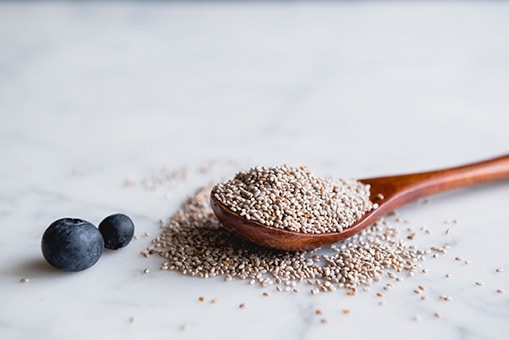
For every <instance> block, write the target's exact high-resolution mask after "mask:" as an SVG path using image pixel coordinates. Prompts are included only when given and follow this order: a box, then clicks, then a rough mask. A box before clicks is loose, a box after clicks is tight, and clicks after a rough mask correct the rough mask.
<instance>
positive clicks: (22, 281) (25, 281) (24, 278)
mask: <svg viewBox="0 0 509 340" xmlns="http://www.w3.org/2000/svg"><path fill="white" fill-rule="evenodd" d="M29 281H30V279H29V278H28V277H22V278H21V279H19V282H20V283H28V282H29Z"/></svg>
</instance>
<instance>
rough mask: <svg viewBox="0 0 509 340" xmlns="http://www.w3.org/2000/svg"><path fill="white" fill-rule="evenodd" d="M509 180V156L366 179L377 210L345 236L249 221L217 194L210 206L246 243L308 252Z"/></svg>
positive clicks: (223, 222)
mask: <svg viewBox="0 0 509 340" xmlns="http://www.w3.org/2000/svg"><path fill="white" fill-rule="evenodd" d="M508 178H509V155H504V156H501V157H497V158H493V159H489V160H485V161H480V162H475V163H470V164H466V165H462V166H457V167H452V168H445V169H440V170H434V171H427V172H420V173H412V174H405V175H395V176H386V177H376V178H366V179H360V180H359V181H360V182H362V183H364V184H368V185H369V186H370V200H371V201H372V202H373V203H374V204H375V208H373V209H372V210H370V211H368V212H367V213H365V214H364V215H363V216H362V217H361V218H360V219H359V220H357V221H356V222H355V223H354V224H353V225H352V226H350V227H348V228H345V229H344V230H343V231H341V232H327V233H320V234H313V233H302V232H294V231H289V230H286V229H281V228H276V227H272V226H267V225H263V224H261V223H259V222H257V221H253V220H249V219H246V218H245V217H242V216H240V215H239V214H237V213H235V212H233V211H232V210H231V209H229V208H228V207H227V206H225V205H224V204H223V203H221V202H220V201H219V200H218V199H217V198H216V197H215V196H214V195H213V194H211V196H210V204H211V207H212V210H213V211H214V213H215V215H216V216H217V218H218V219H219V220H220V221H221V223H222V224H223V226H224V227H225V228H226V229H228V230H230V231H231V232H233V233H234V234H236V235H238V236H240V237H241V238H243V239H246V240H248V241H251V242H253V243H256V244H258V245H260V246H263V247H268V248H274V249H280V250H292V251H295V250H308V249H314V248H318V247H321V246H323V245H326V244H332V243H336V242H338V241H342V240H344V239H346V238H348V237H350V236H352V235H354V234H357V233H359V232H361V231H362V230H363V229H365V228H367V227H368V226H370V225H372V224H373V223H374V222H375V221H377V220H379V219H380V218H382V217H383V216H385V215H387V214H388V213H390V212H391V211H394V210H395V209H396V208H398V207H400V206H402V205H404V204H406V203H409V202H411V201H415V200H417V199H419V198H422V197H425V196H429V195H432V194H435V193H439V192H443V191H448V190H452V189H456V188H461V187H466V186H470V185H474V184H478V183H483V182H489V181H495V180H502V179H508Z"/></svg>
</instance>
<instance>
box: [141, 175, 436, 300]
mask: <svg viewBox="0 0 509 340" xmlns="http://www.w3.org/2000/svg"><path fill="white" fill-rule="evenodd" d="M211 190H213V194H214V195H215V196H216V198H218V199H219V200H220V201H221V202H223V203H224V204H225V205H226V206H228V207H229V208H230V209H232V210H233V211H235V212H238V213H239V214H241V215H243V216H245V217H246V218H249V219H255V220H257V221H259V222H261V223H263V224H268V225H272V226H274V227H278V228H287V229H289V230H293V231H299V232H309V233H323V232H331V231H341V230H343V229H344V228H348V226H350V225H351V224H353V223H354V222H355V221H356V220H357V219H358V218H360V217H361V216H362V215H363V214H364V213H365V212H366V211H368V210H370V209H372V208H373V204H372V203H371V202H370V201H369V186H366V185H364V184H362V183H360V182H357V181H345V180H334V179H323V178H320V177H316V176H314V175H313V174H311V173H310V172H309V171H308V170H307V169H306V168H304V167H300V168H292V167H288V166H282V167H276V168H265V167H256V168H252V169H250V170H249V171H247V172H244V173H238V174H237V175H236V176H235V178H234V179H233V180H231V181H227V182H225V183H221V184H218V185H216V186H214V187H212V186H211V187H205V188H201V189H200V190H198V191H197V192H196V193H195V194H194V195H192V196H191V197H189V198H188V199H187V200H186V201H185V202H184V203H183V204H182V206H181V207H180V208H179V210H178V211H177V212H175V213H174V214H173V215H172V216H171V218H170V220H169V222H167V223H164V222H163V223H162V225H161V227H162V233H161V235H160V236H159V237H157V238H156V239H154V240H153V241H152V244H151V246H150V247H148V248H147V249H145V250H144V251H142V255H144V256H147V257H148V256H150V255H151V254H158V255H160V256H162V257H163V258H164V262H163V264H162V265H161V269H163V270H172V271H178V272H180V273H182V274H185V275H191V276H197V277H201V278H210V277H216V276H221V277H223V278H224V280H225V281H230V280H232V279H234V278H236V279H241V280H247V281H248V282H249V283H250V284H259V285H261V286H262V287H267V286H275V289H276V290H277V291H293V292H298V291H299V290H300V289H302V288H301V285H303V284H304V285H305V286H308V287H309V289H310V292H311V293H312V294H316V293H318V292H320V291H333V290H336V289H338V288H348V289H351V290H353V291H355V290H356V289H357V287H359V286H369V285H370V284H372V283H373V282H374V281H378V280H379V279H380V276H381V275H382V274H383V273H384V271H387V270H394V271H395V272H406V273H408V274H409V275H413V274H414V273H415V272H416V270H417V268H418V267H419V262H420V261H421V260H423V258H424V256H425V255H426V254H427V252H428V251H421V250H418V249H416V248H415V247H414V246H412V245H409V244H408V243H406V242H405V241H404V240H402V239H399V238H398V232H397V230H396V229H395V228H393V227H391V226H389V225H387V224H386V223H385V222H383V221H380V222H377V223H375V224H374V225H373V226H371V227H370V228H368V229H366V230H365V231H363V232H361V233H360V234H357V235H356V236H353V237H352V238H350V239H349V240H347V241H345V242H342V243H337V244H333V245H330V246H326V247H323V248H321V249H319V250H314V251H295V252H287V251H279V250H271V249H267V248H262V247H259V246H256V245H254V244H251V243H249V242H247V241H244V240H241V239H239V238H237V237H236V236H234V235H233V234H231V233H230V232H228V231H226V230H225V229H223V228H222V226H221V223H220V222H219V220H218V219H217V218H216V216H215V215H214V214H213V212H212V209H211V207H210V205H209V198H210V192H211Z"/></svg>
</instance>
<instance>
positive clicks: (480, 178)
mask: <svg viewBox="0 0 509 340" xmlns="http://www.w3.org/2000/svg"><path fill="white" fill-rule="evenodd" d="M508 178H509V155H504V156H500V157H496V158H492V159H488V160H484V161H480V162H475V163H470V164H466V165H461V166H455V167H451V168H445V169H440V170H434V171H427V172H420V173H414V174H407V175H399V176H389V177H378V178H372V179H366V180H361V181H362V182H364V183H368V184H371V183H373V184H377V185H380V184H383V185H384V186H385V189H386V193H388V194H389V196H390V195H391V194H394V195H397V196H398V197H399V198H401V199H404V200H405V201H410V200H414V199H418V198H421V197H424V196H428V195H431V194H435V193H439V192H442V191H447V190H452V189H456V188H461V187H466V186H470V185H474V184H477V183H482V182H490V181H495V180H501V179H508Z"/></svg>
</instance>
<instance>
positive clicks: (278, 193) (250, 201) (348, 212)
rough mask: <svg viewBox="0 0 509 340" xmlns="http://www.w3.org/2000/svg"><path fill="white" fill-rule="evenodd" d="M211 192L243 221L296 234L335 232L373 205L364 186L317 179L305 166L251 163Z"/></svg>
mask: <svg viewBox="0 0 509 340" xmlns="http://www.w3.org/2000/svg"><path fill="white" fill-rule="evenodd" d="M212 193H213V195H214V196H215V197H216V198H217V199H218V200H219V201H220V202H221V203H223V204H224V205H225V206H226V207H228V208H229V209H230V210H232V211H233V212H235V213H238V214H239V215H240V216H242V217H245V218H246V219H248V220H254V221H257V222H260V223H261V224H264V225H268V226H272V227H276V228H282V229H287V230H290V231H296V232H301V233H313V234H316V233H327V232H341V231H342V230H343V229H345V228H348V227H349V226H351V225H352V224H353V223H355V222H356V221H357V220H358V219H359V218H361V217H362V216H363V215H364V214H365V213H366V212H367V211H369V210H371V209H372V208H373V204H372V203H371V201H370V200H369V196H370V193H369V185H365V184H363V183H361V182H359V181H355V180H343V179H331V178H322V177H318V176H315V175H313V174H312V173H311V172H310V171H309V170H308V169H307V168H306V167H299V168H293V167H289V166H280V167H271V168H270V167H255V168H252V169H250V170H249V171H247V172H239V173H238V174H237V175H236V176H235V178H233V179H232V180H229V181H227V182H225V183H220V184H218V185H216V186H215V187H214V189H213V191H212Z"/></svg>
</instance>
